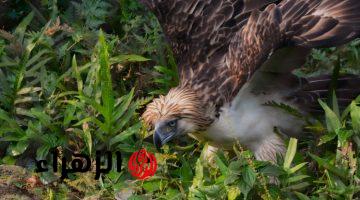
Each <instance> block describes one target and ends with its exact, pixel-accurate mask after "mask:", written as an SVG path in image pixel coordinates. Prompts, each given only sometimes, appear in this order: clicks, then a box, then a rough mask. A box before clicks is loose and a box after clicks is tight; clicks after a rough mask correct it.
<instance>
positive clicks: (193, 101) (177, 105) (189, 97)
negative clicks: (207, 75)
mask: <svg viewBox="0 0 360 200" xmlns="http://www.w3.org/2000/svg"><path fill="white" fill-rule="evenodd" d="M172 118H180V119H185V120H186V119H188V120H187V121H191V122H192V123H194V125H196V126H197V128H199V129H204V128H206V127H208V126H209V125H210V124H211V123H212V120H211V118H210V117H208V116H206V109H205V107H204V104H203V103H202V102H201V100H200V99H199V98H198V96H197V95H196V93H195V92H194V91H193V90H191V89H188V88H179V87H178V88H173V89H171V90H170V91H169V93H168V94H167V95H166V96H163V95H161V96H160V97H159V98H156V99H154V100H153V102H152V103H150V104H148V105H147V108H146V111H145V112H144V114H143V115H142V119H143V120H144V122H145V123H146V124H147V125H149V126H152V127H154V125H155V124H156V123H157V122H160V121H163V120H167V119H172Z"/></svg>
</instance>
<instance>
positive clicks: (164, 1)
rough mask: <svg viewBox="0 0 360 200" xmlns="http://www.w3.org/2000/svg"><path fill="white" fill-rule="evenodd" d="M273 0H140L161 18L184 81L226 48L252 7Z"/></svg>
mask: <svg viewBox="0 0 360 200" xmlns="http://www.w3.org/2000/svg"><path fill="white" fill-rule="evenodd" d="M274 1H275V0H140V2H142V3H143V4H145V5H146V6H147V7H148V8H149V9H150V10H151V11H152V12H154V13H155V15H156V16H157V18H158V20H159V22H160V24H161V26H162V28H163V31H164V33H165V35H166V37H167V39H168V41H169V42H170V44H171V46H172V49H173V52H174V55H175V57H176V59H177V62H178V68H179V74H180V80H181V82H186V80H187V79H189V77H190V76H191V74H192V73H193V72H194V71H198V69H199V67H201V66H203V65H206V63H209V61H210V60H211V59H212V58H213V57H219V56H220V57H221V56H222V55H224V54H225V53H226V52H227V50H228V45H229V42H230V40H231V38H232V37H233V35H234V33H236V32H238V31H239V30H240V29H241V27H242V26H243V25H244V24H245V23H246V20H247V18H248V16H249V14H248V13H249V12H250V11H252V10H254V9H258V8H261V7H262V6H264V5H267V4H269V3H271V2H274ZM210 67H216V66H210Z"/></svg>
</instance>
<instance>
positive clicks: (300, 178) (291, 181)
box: [287, 175, 310, 183]
mask: <svg viewBox="0 0 360 200" xmlns="http://www.w3.org/2000/svg"><path fill="white" fill-rule="evenodd" d="M309 177H310V176H308V175H298V176H293V177H290V178H288V179H287V182H288V183H294V182H298V181H301V180H303V179H305V178H309Z"/></svg>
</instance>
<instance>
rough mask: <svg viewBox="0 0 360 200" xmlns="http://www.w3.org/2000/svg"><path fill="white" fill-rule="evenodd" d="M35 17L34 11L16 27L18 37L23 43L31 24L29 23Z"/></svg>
mask: <svg viewBox="0 0 360 200" xmlns="http://www.w3.org/2000/svg"><path fill="white" fill-rule="evenodd" d="M33 18H34V13H33V12H31V13H30V14H28V15H27V16H26V17H25V18H24V19H23V20H22V21H21V22H20V24H19V25H18V26H17V27H16V29H15V34H16V35H17V38H18V40H19V41H20V42H21V43H22V42H23V40H24V35H25V32H26V28H27V27H28V26H29V24H30V22H31V21H32V20H33Z"/></svg>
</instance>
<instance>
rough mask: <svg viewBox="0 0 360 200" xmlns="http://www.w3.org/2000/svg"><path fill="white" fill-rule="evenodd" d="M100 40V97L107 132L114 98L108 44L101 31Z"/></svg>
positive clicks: (109, 128)
mask: <svg viewBox="0 0 360 200" xmlns="http://www.w3.org/2000/svg"><path fill="white" fill-rule="evenodd" d="M99 42H100V70H99V73H100V81H101V99H102V104H103V108H104V110H105V112H104V118H105V123H106V124H107V126H108V132H110V131H111V122H112V111H113V109H114V105H115V98H114V94H113V88H112V79H111V72H110V64H109V52H108V46H107V44H106V41H105V36H104V33H103V32H102V31H100V35H99Z"/></svg>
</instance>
